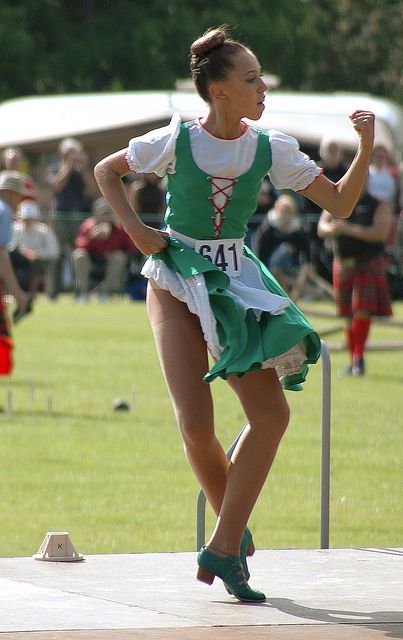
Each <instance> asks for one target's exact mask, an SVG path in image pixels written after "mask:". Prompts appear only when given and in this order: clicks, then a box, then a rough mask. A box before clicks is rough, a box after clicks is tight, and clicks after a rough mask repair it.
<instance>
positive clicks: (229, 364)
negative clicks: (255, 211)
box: [145, 238, 321, 391]
mask: <svg viewBox="0 0 403 640" xmlns="http://www.w3.org/2000/svg"><path fill="white" fill-rule="evenodd" d="M244 256H245V257H247V258H249V259H250V260H252V261H253V263H254V264H255V266H256V267H257V269H258V270H259V273H260V278H261V280H262V281H263V284H264V286H265V287H266V289H267V291H269V292H270V293H273V294H277V295H279V296H282V297H285V298H287V295H286V293H285V292H284V291H283V289H282V288H281V287H280V285H279V284H278V282H277V281H276V280H275V278H274V277H273V276H272V274H271V273H270V271H269V270H268V269H267V268H266V267H265V265H264V264H263V263H261V262H260V261H259V260H258V259H257V258H256V256H255V255H254V254H253V252H252V251H250V249H249V248H248V247H244ZM157 260H162V262H163V263H164V265H166V267H168V269H170V270H171V271H173V272H176V273H178V274H180V275H181V276H182V277H183V278H185V279H188V278H191V277H192V276H199V275H203V278H204V282H205V285H206V289H207V293H208V299H209V302H210V308H211V311H212V313H213V315H214V318H215V323H216V332H217V337H218V340H219V343H220V345H221V347H222V353H221V355H220V357H219V358H218V360H217V362H215V364H214V366H213V367H212V368H211V369H210V370H209V371H208V372H207V373H206V375H205V376H204V380H205V381H206V382H212V381H213V380H214V379H215V378H216V377H218V376H219V377H221V378H223V379H226V378H227V377H228V375H229V374H231V373H235V374H236V375H237V376H239V377H241V376H243V375H244V374H245V373H248V372H249V371H258V370H259V369H261V368H262V365H263V363H265V362H266V361H267V360H270V359H272V358H277V357H279V356H280V357H281V356H282V354H286V353H287V352H288V351H289V350H290V349H292V348H293V347H295V346H296V345H298V344H300V345H301V346H302V348H303V351H304V352H305V360H303V362H302V363H301V366H300V368H299V371H298V372H296V373H292V374H291V375H285V376H284V377H283V378H282V380H281V381H282V384H283V387H284V388H285V389H288V390H293V391H299V390H300V389H301V388H302V387H301V383H303V382H304V381H305V380H306V376H307V373H308V368H309V364H314V363H315V362H317V360H318V358H319V356H320V351H321V345H320V338H319V336H318V334H317V333H316V332H315V331H314V330H313V328H312V326H311V325H310V324H309V322H308V320H307V319H306V318H305V316H304V315H303V314H302V313H301V311H300V310H299V309H298V308H297V307H296V306H295V305H294V304H293V303H292V302H291V300H290V301H289V305H288V306H287V307H285V309H284V310H283V312H282V313H281V314H279V315H272V314H270V313H268V312H265V311H262V312H261V313H260V314H256V313H255V311H254V310H253V309H247V310H246V311H245V310H244V309H242V308H240V306H239V305H238V304H237V303H236V302H235V301H234V300H233V298H232V297H231V296H230V295H228V288H229V286H230V278H229V277H228V276H227V275H226V274H225V273H223V272H222V271H221V270H220V269H218V267H216V266H215V265H214V264H212V263H211V262H209V261H208V260H206V259H205V258H203V257H202V256H201V255H200V254H199V253H197V252H195V251H194V250H193V249H191V248H190V247H188V246H187V245H185V244H184V243H183V242H181V241H180V240H177V239H175V238H170V239H169V243H168V246H167V247H166V248H165V249H164V250H163V251H161V252H160V253H158V254H154V255H153V256H151V261H157ZM145 274H146V275H148V277H153V275H152V268H151V272H150V273H147V269H146V270H145ZM287 299H288V298H287Z"/></svg>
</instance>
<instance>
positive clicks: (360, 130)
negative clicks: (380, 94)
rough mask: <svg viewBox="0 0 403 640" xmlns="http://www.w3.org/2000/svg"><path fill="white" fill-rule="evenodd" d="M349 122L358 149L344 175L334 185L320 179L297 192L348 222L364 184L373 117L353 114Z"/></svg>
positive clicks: (356, 112)
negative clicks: (355, 135)
mask: <svg viewBox="0 0 403 640" xmlns="http://www.w3.org/2000/svg"><path fill="white" fill-rule="evenodd" d="M350 120H351V122H352V124H353V127H354V129H355V131H356V132H357V134H358V138H359V145H358V150H357V153H356V155H355V157H354V160H353V161H352V163H351V165H350V167H349V169H348V170H347V172H346V173H345V175H344V176H343V177H342V178H341V179H340V180H339V181H338V182H336V183H333V182H332V181H331V180H328V179H327V178H326V177H325V176H323V175H321V176H319V177H318V178H317V179H316V180H315V181H314V182H312V184H310V185H309V186H308V187H307V188H306V189H304V190H303V191H302V192H301V193H302V194H303V195H304V196H306V197H307V198H309V199H310V200H312V201H313V202H316V204H318V205H319V206H320V207H322V208H323V209H326V210H327V211H330V213H332V214H333V215H334V216H336V217H337V218H348V217H349V216H350V215H351V212H352V210H353V209H354V207H355V205H356V202H357V200H358V198H359V197H360V194H361V192H362V189H363V187H364V184H365V180H366V176H367V169H368V164H369V161H370V158H371V153H372V149H373V144H374V124H375V116H374V114H373V113H371V112H370V111H355V112H354V113H353V114H352V115H351V116H350Z"/></svg>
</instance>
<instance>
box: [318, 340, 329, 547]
mask: <svg viewBox="0 0 403 640" xmlns="http://www.w3.org/2000/svg"><path fill="white" fill-rule="evenodd" d="M320 344H321V359H322V459H321V474H320V548H321V549H329V501H330V405H331V367H330V356H329V351H328V348H327V346H326V344H325V343H324V342H323V340H321V341H320Z"/></svg>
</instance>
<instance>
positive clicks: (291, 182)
mask: <svg viewBox="0 0 403 640" xmlns="http://www.w3.org/2000/svg"><path fill="white" fill-rule="evenodd" d="M269 133H270V146H271V153H272V167H271V169H270V171H269V178H270V181H271V183H272V184H273V186H274V187H275V189H292V190H293V191H301V190H302V189H306V188H307V187H308V186H309V185H310V184H311V182H313V181H314V180H315V179H316V178H317V177H318V176H319V175H320V174H321V173H322V169H320V167H318V165H317V164H316V162H314V160H311V159H310V158H309V156H307V155H306V153H302V151H300V148H299V145H298V142H297V141H296V139H295V138H292V137H291V136H287V135H286V134H285V133H281V132H280V131H276V130H274V129H271V130H270V132H269Z"/></svg>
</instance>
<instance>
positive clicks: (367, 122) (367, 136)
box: [349, 110, 375, 149]
mask: <svg viewBox="0 0 403 640" xmlns="http://www.w3.org/2000/svg"><path fill="white" fill-rule="evenodd" d="M349 117H350V120H351V122H352V123H353V127H354V129H355V131H356V132H357V134H358V137H359V138H360V141H361V145H362V146H363V147H370V148H371V149H372V147H373V145H374V129H375V116H374V114H373V113H372V112H371V111H360V110H357V111H354V113H352V114H351V116H349Z"/></svg>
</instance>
